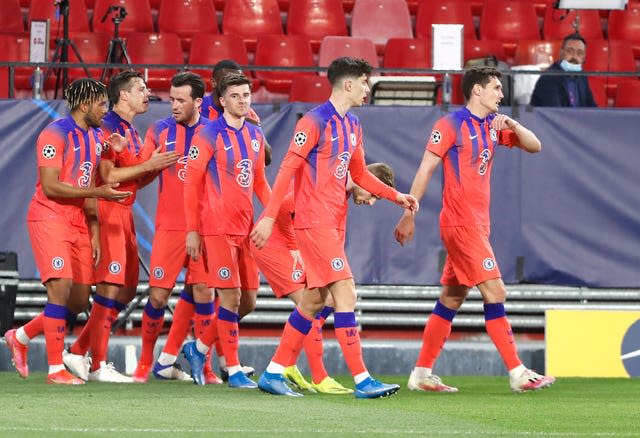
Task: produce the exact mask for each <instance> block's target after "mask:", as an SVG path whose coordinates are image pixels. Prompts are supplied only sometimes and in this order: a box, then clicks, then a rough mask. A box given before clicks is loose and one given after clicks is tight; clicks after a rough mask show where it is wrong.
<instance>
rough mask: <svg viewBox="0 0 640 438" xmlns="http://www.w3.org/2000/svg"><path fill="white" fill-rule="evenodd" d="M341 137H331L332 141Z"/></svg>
mask: <svg viewBox="0 0 640 438" xmlns="http://www.w3.org/2000/svg"><path fill="white" fill-rule="evenodd" d="M339 138H340V136H337V137H331V141H336V140H337V139H339Z"/></svg>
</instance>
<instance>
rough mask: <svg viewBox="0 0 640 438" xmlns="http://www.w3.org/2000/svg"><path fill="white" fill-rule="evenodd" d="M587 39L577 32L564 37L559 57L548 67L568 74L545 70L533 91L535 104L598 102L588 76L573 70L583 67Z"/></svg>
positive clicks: (585, 104)
mask: <svg viewBox="0 0 640 438" xmlns="http://www.w3.org/2000/svg"><path fill="white" fill-rule="evenodd" d="M586 47H587V43H586V41H585V40H584V38H582V36H580V34H578V33H574V34H571V35H568V36H566V37H565V38H564V40H562V48H561V49H560V60H559V61H556V62H554V63H553V64H551V66H549V68H548V69H547V71H550V72H554V71H556V72H561V71H564V72H566V73H567V74H566V75H545V74H542V75H541V76H540V78H539V79H538V81H537V82H536V86H535V88H534V90H533V94H532V95H531V105H533V106H569V107H587V106H591V107H594V106H597V105H596V102H595V100H594V99H593V94H592V93H591V89H590V88H589V82H588V80H587V76H579V75H574V74H572V73H575V72H580V71H582V64H583V63H584V59H585V54H586Z"/></svg>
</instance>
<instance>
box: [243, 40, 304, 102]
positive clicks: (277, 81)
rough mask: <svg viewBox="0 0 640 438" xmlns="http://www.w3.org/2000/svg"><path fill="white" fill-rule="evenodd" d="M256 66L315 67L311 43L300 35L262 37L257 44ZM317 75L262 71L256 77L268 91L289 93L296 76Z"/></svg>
mask: <svg viewBox="0 0 640 438" xmlns="http://www.w3.org/2000/svg"><path fill="white" fill-rule="evenodd" d="M254 65H256V66H279V67H315V63H314V62H313V51H312V50H311V44H309V41H308V40H307V39H306V38H305V37H302V36H299V35H262V36H259V37H258V40H257V43H256V56H255V60H254ZM305 75H306V76H308V75H315V73H314V72H289V71H260V70H256V72H255V76H256V78H257V79H260V80H261V81H263V82H264V84H265V87H266V88H267V90H268V91H271V92H275V93H288V92H289V89H290V88H291V79H292V78H293V77H295V76H305Z"/></svg>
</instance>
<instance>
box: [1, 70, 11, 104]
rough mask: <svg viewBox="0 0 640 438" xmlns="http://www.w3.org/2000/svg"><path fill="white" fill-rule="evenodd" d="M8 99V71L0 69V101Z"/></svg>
mask: <svg viewBox="0 0 640 438" xmlns="http://www.w3.org/2000/svg"><path fill="white" fill-rule="evenodd" d="M8 97H9V69H7V68H6V67H2V68H0V99H6V98H8Z"/></svg>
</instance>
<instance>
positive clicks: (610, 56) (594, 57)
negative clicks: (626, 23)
mask: <svg viewBox="0 0 640 438" xmlns="http://www.w3.org/2000/svg"><path fill="white" fill-rule="evenodd" d="M584 70H585V71H602V72H635V71H636V62H635V59H634V57H633V49H632V48H631V46H630V45H629V43H628V42H627V41H623V40H593V41H588V43H587V55H586V58H585V62H584ZM629 79H630V78H629V77H624V76H616V77H613V76H609V77H590V78H589V81H590V83H591V84H594V83H595V84H596V85H597V86H598V87H602V84H603V83H604V84H605V89H606V96H607V98H613V97H614V96H615V94H616V87H617V85H618V83H620V82H621V81H625V80H629ZM592 91H593V88H592ZM604 106H606V105H604Z"/></svg>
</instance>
